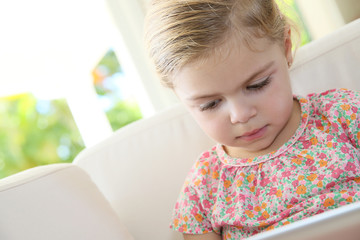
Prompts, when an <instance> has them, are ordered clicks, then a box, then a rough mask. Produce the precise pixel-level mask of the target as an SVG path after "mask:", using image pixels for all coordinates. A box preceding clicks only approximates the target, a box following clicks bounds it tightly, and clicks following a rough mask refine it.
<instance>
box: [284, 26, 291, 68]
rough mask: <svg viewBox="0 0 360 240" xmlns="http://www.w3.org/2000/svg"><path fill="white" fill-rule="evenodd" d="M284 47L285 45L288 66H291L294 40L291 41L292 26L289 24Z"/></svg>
mask: <svg viewBox="0 0 360 240" xmlns="http://www.w3.org/2000/svg"><path fill="white" fill-rule="evenodd" d="M284 34H285V36H284V47H285V57H286V59H287V62H288V66H289V67H290V66H291V64H292V62H293V56H292V51H291V49H292V42H291V28H290V27H289V26H288V27H287V28H286V30H285V32H284Z"/></svg>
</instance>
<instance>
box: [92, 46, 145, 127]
mask: <svg viewBox="0 0 360 240" xmlns="http://www.w3.org/2000/svg"><path fill="white" fill-rule="evenodd" d="M92 74H93V77H94V87H95V90H96V92H97V94H98V97H99V100H101V102H102V103H103V108H104V111H105V113H106V116H107V118H108V120H109V121H110V125H111V127H112V129H113V130H114V131H115V130H117V129H119V128H121V127H123V126H125V125H127V124H129V123H131V122H133V121H136V120H138V119H140V118H142V115H141V111H140V108H139V106H138V104H137V103H136V101H135V100H134V98H133V97H132V96H131V93H129V84H128V81H131V79H128V78H126V77H125V76H124V74H123V71H122V68H121V66H120V63H119V61H118V59H117V57H116V54H115V52H114V51H113V50H112V49H110V50H109V51H108V52H107V53H106V54H105V56H104V57H103V58H102V59H101V60H100V62H99V64H98V65H97V66H96V68H95V69H94V70H93V73H92Z"/></svg>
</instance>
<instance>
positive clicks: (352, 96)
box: [316, 89, 360, 149]
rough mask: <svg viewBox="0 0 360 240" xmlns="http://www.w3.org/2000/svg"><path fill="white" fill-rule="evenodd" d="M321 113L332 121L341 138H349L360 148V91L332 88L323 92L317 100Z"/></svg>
mask: <svg viewBox="0 0 360 240" xmlns="http://www.w3.org/2000/svg"><path fill="white" fill-rule="evenodd" d="M316 103H317V105H318V107H319V108H320V110H321V114H324V115H326V116H327V117H328V118H329V119H331V121H332V125H333V127H335V128H336V129H338V130H339V134H340V135H339V138H340V139H343V140H345V139H349V140H350V142H351V144H352V145H353V146H354V147H355V148H356V149H360V112H359V111H360V109H359V108H360V93H359V92H357V91H351V90H346V89H339V90H330V91H327V92H324V93H321V94H320V96H319V98H318V99H317V101H316Z"/></svg>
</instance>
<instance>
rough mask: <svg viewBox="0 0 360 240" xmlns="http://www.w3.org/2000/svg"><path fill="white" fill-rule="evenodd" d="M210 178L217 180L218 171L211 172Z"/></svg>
mask: <svg viewBox="0 0 360 240" xmlns="http://www.w3.org/2000/svg"><path fill="white" fill-rule="evenodd" d="M212 178H213V179H219V172H218V171H215V172H213V174H212Z"/></svg>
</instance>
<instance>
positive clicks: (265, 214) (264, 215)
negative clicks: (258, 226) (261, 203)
mask: <svg viewBox="0 0 360 240" xmlns="http://www.w3.org/2000/svg"><path fill="white" fill-rule="evenodd" d="M262 216H263V217H264V218H265V219H268V218H269V217H270V215H269V213H268V212H267V211H264V212H263V213H262Z"/></svg>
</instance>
